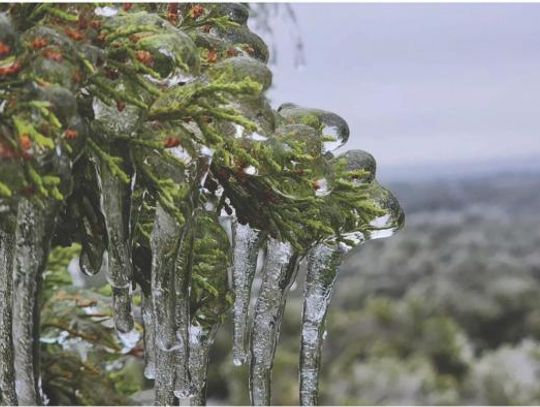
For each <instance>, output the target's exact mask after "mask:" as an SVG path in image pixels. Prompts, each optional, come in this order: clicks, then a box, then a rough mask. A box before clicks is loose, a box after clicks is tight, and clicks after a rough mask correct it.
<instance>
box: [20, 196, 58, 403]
mask: <svg viewBox="0 0 540 407" xmlns="http://www.w3.org/2000/svg"><path fill="white" fill-rule="evenodd" d="M57 209H58V205H57V204H56V203H51V202H49V203H48V204H45V205H44V207H41V206H38V205H37V204H34V203H32V202H30V201H29V200H27V199H22V200H21V201H20V202H19V208H18V213H17V228H16V231H15V239H16V243H15V244H16V248H15V254H14V260H13V347H14V352H15V358H14V361H15V377H16V382H15V383H16V389H17V398H18V402H19V404H20V405H39V404H41V396H40V395H41V389H40V388H39V333H38V332H39V331H38V329H39V304H38V290H39V285H40V280H41V274H42V272H43V270H44V268H45V265H46V261H47V252H48V250H49V247H48V246H49V243H50V239H51V228H52V226H53V225H54V220H55V216H56V212H57Z"/></svg>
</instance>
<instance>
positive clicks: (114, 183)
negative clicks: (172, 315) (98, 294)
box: [96, 159, 134, 333]
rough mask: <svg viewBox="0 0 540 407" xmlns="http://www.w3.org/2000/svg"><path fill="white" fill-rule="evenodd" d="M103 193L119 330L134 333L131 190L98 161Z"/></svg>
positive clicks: (100, 185) (102, 201) (115, 312)
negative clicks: (128, 203)
mask: <svg viewBox="0 0 540 407" xmlns="http://www.w3.org/2000/svg"><path fill="white" fill-rule="evenodd" d="M96 169H97V172H96V175H97V179H98V184H99V189H100V200H101V202H100V204H101V211H102V212H103V217H104V218H105V226H106V229H107V240H108V264H107V267H106V271H107V273H106V274H107V280H108V281H109V284H110V285H111V286H112V287H113V310H114V323H115V326H116V329H117V330H118V331H120V332H122V333H127V332H130V331H131V330H132V329H133V326H134V323H133V315H132V311H131V284H132V282H131V279H132V276H133V266H132V263H131V249H130V241H129V233H128V231H129V220H128V219H127V216H126V200H129V186H127V185H125V184H124V183H122V181H121V180H119V179H118V177H116V176H115V175H113V173H112V172H111V170H110V168H109V166H108V165H107V164H106V163H104V162H102V161H101V160H99V159H98V165H97V166H96Z"/></svg>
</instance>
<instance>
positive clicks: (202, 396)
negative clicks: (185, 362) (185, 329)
mask: <svg viewBox="0 0 540 407" xmlns="http://www.w3.org/2000/svg"><path fill="white" fill-rule="evenodd" d="M217 326H218V325H216V326H215V327H214V328H212V329H210V330H208V329H204V328H203V327H201V326H199V325H195V324H194V325H191V326H190V328H189V371H190V373H191V382H192V386H193V390H194V391H193V395H192V397H191V400H190V405H192V406H204V405H206V380H207V368H208V354H209V351H210V346H212V344H213V343H214V339H215V336H216V333H217Z"/></svg>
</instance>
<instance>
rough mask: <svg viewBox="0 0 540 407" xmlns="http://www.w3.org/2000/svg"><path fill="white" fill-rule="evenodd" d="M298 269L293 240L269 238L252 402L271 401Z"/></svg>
mask: <svg viewBox="0 0 540 407" xmlns="http://www.w3.org/2000/svg"><path fill="white" fill-rule="evenodd" d="M297 269H298V255H297V254H296V253H294V250H293V248H292V246H291V244H290V243H286V242H280V241H279V240H277V239H274V238H269V239H268V241H267V255H266V261H265V264H264V266H263V270H262V274H263V281H262V285H261V289H260V292H259V297H258V298H257V303H256V305H255V315H254V317H253V327H252V329H251V345H250V350H251V366H250V376H249V390H250V396H251V403H252V404H253V405H256V406H262V405H270V404H271V399H270V397H271V376H272V365H273V362H274V356H275V353H276V347H277V343H278V339H279V331H280V327H281V320H282V317H283V312H284V310H285V303H286V300H287V294H288V293H289V288H290V286H291V284H292V283H293V281H294V277H295V275H296V272H297Z"/></svg>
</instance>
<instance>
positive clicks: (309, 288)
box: [299, 244, 343, 406]
mask: <svg viewBox="0 0 540 407" xmlns="http://www.w3.org/2000/svg"><path fill="white" fill-rule="evenodd" d="M342 258H343V253H342V252H341V251H339V250H336V249H333V248H331V247H329V246H327V245H325V244H319V245H317V246H315V247H314V248H313V249H312V250H311V251H310V253H309V255H308V271H307V274H306V281H305V286H304V307H303V311H302V342H301V350H300V372H299V376H300V404H301V405H303V406H314V405H318V404H319V370H320V363H321V346H322V343H323V335H324V326H325V320H326V313H327V311H328V305H329V303H330V299H331V295H332V290H333V287H334V283H335V281H336V274H337V270H338V267H339V264H340V263H341V260H342Z"/></svg>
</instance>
